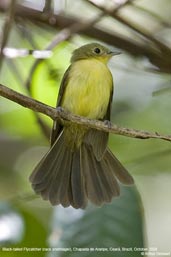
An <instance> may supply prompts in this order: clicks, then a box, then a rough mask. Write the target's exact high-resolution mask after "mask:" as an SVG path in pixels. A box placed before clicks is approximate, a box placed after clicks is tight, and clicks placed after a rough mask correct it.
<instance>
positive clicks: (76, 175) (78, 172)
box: [71, 149, 87, 208]
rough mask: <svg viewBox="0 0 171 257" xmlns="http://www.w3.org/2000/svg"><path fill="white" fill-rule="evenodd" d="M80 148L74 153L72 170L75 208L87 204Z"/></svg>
mask: <svg viewBox="0 0 171 257" xmlns="http://www.w3.org/2000/svg"><path fill="white" fill-rule="evenodd" d="M80 154H81V153H80V149H78V150H77V151H75V152H74V153H73V160H72V171H71V188H72V196H73V206H74V208H80V206H81V208H84V207H85V206H86V204H87V196H86V192H85V178H84V174H83V169H82V167H81V161H80V160H81V156H80Z"/></svg>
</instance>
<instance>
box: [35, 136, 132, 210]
mask: <svg viewBox="0 0 171 257" xmlns="http://www.w3.org/2000/svg"><path fill="white" fill-rule="evenodd" d="M117 179H118V180H120V182H122V183H124V184H126V185H129V184H132V183H133V179H132V177H131V176H130V174H129V173H128V171H127V170H126V169H125V168H124V167H123V166H122V165H121V163H120V162H119V161H118V160H117V159H116V157H115V156H114V155H113V154H112V153H111V152H110V150H108V149H107V150H106V151H105V154H104V156H103V158H102V159H101V160H100V161H99V160H97V159H96V157H95V155H94V154H93V151H92V147H91V146H90V145H88V144H86V143H83V144H82V145H81V146H80V148H77V149H75V150H74V151H72V150H71V149H70V148H69V146H67V145H66V142H65V141H64V131H62V132H61V133H60V135H59V136H58V138H57V140H56V141H55V143H54V144H53V146H52V147H51V148H50V150H49V151H48V153H47V154H46V155H45V156H44V157H43V159H42V160H41V161H40V163H39V164H38V165H37V166H36V168H35V169H34V171H33V173H32V174H31V176H30V181H31V183H32V187H33V189H34V191H35V192H36V193H37V194H41V196H42V198H43V199H45V200H49V201H50V202H51V204H52V205H58V204H62V205H63V206H64V207H68V206H69V205H72V206H73V207H74V208H76V209H77V208H82V209H84V208H85V207H86V205H87V202H88V200H90V201H91V202H93V203H94V204H96V205H102V204H103V203H105V202H111V200H112V198H113V197H114V196H118V195H119V193H120V190H119V185H118V180H117Z"/></svg>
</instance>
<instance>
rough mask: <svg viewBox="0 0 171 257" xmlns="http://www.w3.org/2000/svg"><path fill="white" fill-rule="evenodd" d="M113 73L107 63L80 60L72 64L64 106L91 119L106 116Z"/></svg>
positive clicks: (94, 60)
mask: <svg viewBox="0 0 171 257" xmlns="http://www.w3.org/2000/svg"><path fill="white" fill-rule="evenodd" d="M112 87H113V80H112V75H111V73H110V71H109V69H108V67H107V65H106V64H104V63H102V62H100V61H98V60H96V59H89V60H80V61H77V62H75V63H73V64H72V67H71V70H70V73H69V79H68V84H67V86H66V89H65V92H64V96H63V100H62V107H64V108H66V109H67V110H68V111H70V112H72V113H74V114H77V115H80V116H85V117H87V118H91V119H101V118H103V117H104V115H105V113H106V111H107V107H108V103H109V100H110V95H111V92H112Z"/></svg>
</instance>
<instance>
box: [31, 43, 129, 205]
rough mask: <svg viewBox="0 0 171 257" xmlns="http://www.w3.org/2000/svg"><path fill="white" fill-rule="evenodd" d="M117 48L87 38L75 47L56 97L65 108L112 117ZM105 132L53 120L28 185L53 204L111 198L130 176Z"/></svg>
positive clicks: (98, 202) (99, 201) (94, 116)
mask: <svg viewBox="0 0 171 257" xmlns="http://www.w3.org/2000/svg"><path fill="white" fill-rule="evenodd" d="M116 54H118V53H117V52H112V51H110V50H109V49H108V48H106V47H104V46H102V45H100V44H98V43H91V44H87V45H84V46H82V47H80V48H78V49H76V50H75V51H74V52H73V55H72V58H71V65H70V66H69V68H68V69H67V70H66V72H65V74H64V76H63V79H62V82H61V86H60V90H59V95H58V100H57V107H59V106H61V107H63V108H64V109H66V110H67V111H68V112H71V113H73V114H76V115H80V116H83V117H86V118H89V119H96V120H110V112H111V103H112V97H113V79H112V74H111V72H110V70H109V69H108V67H107V63H108V61H109V60H110V58H111V57H112V56H114V55H116ZM107 143H108V133H107V132H103V131H98V130H95V129H91V128H86V127H83V126H80V125H77V124H73V123H71V124H68V123H67V124H65V123H63V124H61V123H59V121H54V124H53V129H52V134H51V148H50V150H49V151H48V152H47V154H46V155H45V156H44V157H43V159H42V160H41V161H40V163H39V164H38V165H37V166H36V168H35V169H34V171H33V173H32V175H31V176H30V181H31V183H32V187H33V189H34V191H35V192H36V193H37V194H41V196H42V198H43V199H44V200H49V201H50V202H51V204H52V205H58V204H61V205H62V206H64V207H68V206H70V205H71V206H73V207H74V208H76V209H77V208H82V209H84V208H85V207H86V205H87V202H88V200H90V201H91V202H92V203H94V204H96V205H102V204H103V203H105V202H111V200H112V197H114V196H118V195H119V193H120V190H119V185H118V181H120V182H121V183H123V184H125V185H130V184H132V183H133V178H132V177H131V175H130V174H129V173H128V171H127V170H126V169H125V168H124V167H123V166H122V164H121V163H120V162H119V161H118V160H117V159H116V157H115V156H114V155H113V154H112V152H111V151H110V150H109V149H108V148H107Z"/></svg>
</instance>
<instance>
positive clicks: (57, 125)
mask: <svg viewBox="0 0 171 257" xmlns="http://www.w3.org/2000/svg"><path fill="white" fill-rule="evenodd" d="M70 69H71V65H70V66H69V67H68V69H67V70H66V72H65V73H64V76H63V78H62V81H61V85H60V88H59V94H58V99H57V105H56V107H58V106H60V105H61V102H62V97H63V95H64V91H65V89H66V86H67V84H68V79H69V72H70ZM62 128H63V126H62V125H61V124H60V123H59V121H57V120H56V121H54V122H53V127H52V131H51V146H52V145H53V144H54V142H55V141H56V139H57V137H58V135H59V134H60V132H61V130H62Z"/></svg>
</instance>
